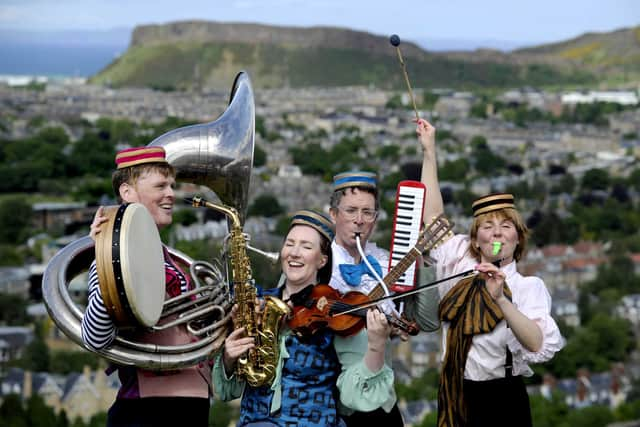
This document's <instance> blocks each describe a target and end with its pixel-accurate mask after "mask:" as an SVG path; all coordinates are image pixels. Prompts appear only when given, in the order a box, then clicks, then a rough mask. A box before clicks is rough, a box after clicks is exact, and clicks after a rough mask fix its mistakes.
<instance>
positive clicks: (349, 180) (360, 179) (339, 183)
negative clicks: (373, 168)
mask: <svg viewBox="0 0 640 427" xmlns="http://www.w3.org/2000/svg"><path fill="white" fill-rule="evenodd" d="M345 184H353V185H351V186H352V187H357V186H358V185H363V186H365V187H366V186H371V187H374V188H375V186H376V180H375V178H369V177H366V176H346V177H344V178H339V179H337V180H336V181H335V182H334V187H336V188H337V187H344V186H345ZM346 186H349V185H346Z"/></svg>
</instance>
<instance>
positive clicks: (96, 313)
mask: <svg viewBox="0 0 640 427" xmlns="http://www.w3.org/2000/svg"><path fill="white" fill-rule="evenodd" d="M116 332H117V331H116V326H115V324H114V323H113V321H112V320H111V318H110V317H109V313H108V312H107V309H106V308H105V305H104V301H103V300H102V294H101V292H100V284H99V282H98V272H97V270H96V262H95V261H93V263H92V264H91V267H90V268H89V298H88V304H87V309H86V311H85V312H84V316H83V317H82V342H84V344H85V345H86V346H87V347H89V348H90V349H93V350H101V349H103V348H105V347H106V346H108V345H109V344H111V343H112V342H113V340H114V339H115V337H116Z"/></svg>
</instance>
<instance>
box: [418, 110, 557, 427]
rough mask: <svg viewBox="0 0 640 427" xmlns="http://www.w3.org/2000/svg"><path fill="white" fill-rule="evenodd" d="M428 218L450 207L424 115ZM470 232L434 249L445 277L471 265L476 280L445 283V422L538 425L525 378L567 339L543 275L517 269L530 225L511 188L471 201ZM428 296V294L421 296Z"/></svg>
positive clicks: (461, 426) (441, 421) (441, 409)
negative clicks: (509, 191) (556, 318)
mask: <svg viewBox="0 0 640 427" xmlns="http://www.w3.org/2000/svg"><path fill="white" fill-rule="evenodd" d="M416 131H417V133H418V137H419V139H420V142H421V144H422V147H423V155H424V160H423V167H422V182H423V183H424V184H425V185H426V186H427V189H428V190H429V191H427V200H426V201H425V211H426V212H425V218H432V217H434V216H436V215H438V214H440V213H442V212H443V202H442V196H441V193H440V191H439V187H438V177H437V166H436V151H435V128H434V127H433V126H432V125H431V124H430V123H428V122H427V121H426V120H422V119H421V120H419V121H418V125H417V130H416ZM472 213H473V221H472V224H471V229H470V232H469V234H468V235H456V236H454V237H452V238H451V239H450V240H448V241H446V242H445V243H443V244H442V245H441V246H439V247H437V248H436V249H434V250H432V251H431V252H430V254H429V255H430V256H431V257H432V258H434V259H435V260H436V264H435V268H436V276H437V278H438V279H443V278H446V277H451V276H453V275H455V274H457V273H460V272H464V271H465V270H475V271H476V272H477V273H478V274H477V275H476V276H475V277H474V278H471V279H463V280H460V281H459V282H456V281H455V280H449V281H445V282H443V283H442V284H440V285H439V296H440V305H439V313H438V315H439V318H440V320H441V321H442V325H443V334H442V336H443V348H444V352H443V354H444V361H443V367H442V374H441V377H440V391H439V395H438V426H439V427H444V426H452V427H453V426H455V427H465V426H489V425H491V426H507V425H508V426H531V423H532V421H531V410H530V407H529V400H528V395H527V391H526V388H525V385H524V383H523V380H522V377H523V376H531V375H532V374H533V371H532V370H531V368H530V367H529V364H531V363H541V362H545V361H547V360H549V359H551V358H552V357H553V355H554V354H555V353H556V352H557V351H559V350H560V349H561V348H562V346H563V345H564V340H563V338H562V336H561V335H560V331H559V329H558V326H557V325H556V323H555V321H554V320H553V319H552V318H551V315H550V311H551V297H550V295H549V292H548V291H547V289H546V287H545V284H544V282H543V281H542V280H541V279H540V278H538V277H532V276H531V277H525V276H522V275H521V274H520V273H519V272H518V271H517V267H516V263H517V261H519V260H520V259H521V258H522V256H523V254H524V251H525V248H526V244H527V235H528V230H527V227H526V225H525V223H524V221H523V220H522V217H521V216H520V214H519V213H518V211H517V210H516V207H515V201H514V197H513V196H512V195H511V194H491V195H488V196H485V197H482V198H480V199H478V200H476V201H475V202H474V203H473V205H472ZM421 297H423V296H421Z"/></svg>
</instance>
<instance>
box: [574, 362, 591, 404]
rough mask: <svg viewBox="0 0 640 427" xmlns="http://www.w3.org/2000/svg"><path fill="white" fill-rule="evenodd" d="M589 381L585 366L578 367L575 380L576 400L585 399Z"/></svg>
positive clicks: (581, 400) (589, 384) (589, 386)
mask: <svg viewBox="0 0 640 427" xmlns="http://www.w3.org/2000/svg"><path fill="white" fill-rule="evenodd" d="M590 388H591V381H589V370H588V369H585V368H581V369H578V378H577V381H576V395H577V398H578V402H584V401H585V400H587V395H588V393H589V389H590Z"/></svg>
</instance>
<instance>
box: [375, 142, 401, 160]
mask: <svg viewBox="0 0 640 427" xmlns="http://www.w3.org/2000/svg"><path fill="white" fill-rule="evenodd" d="M376 157H377V158H379V159H384V160H390V161H397V160H398V159H399V158H400V147H399V146H398V145H384V146H382V147H379V148H378V149H377V150H376Z"/></svg>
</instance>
